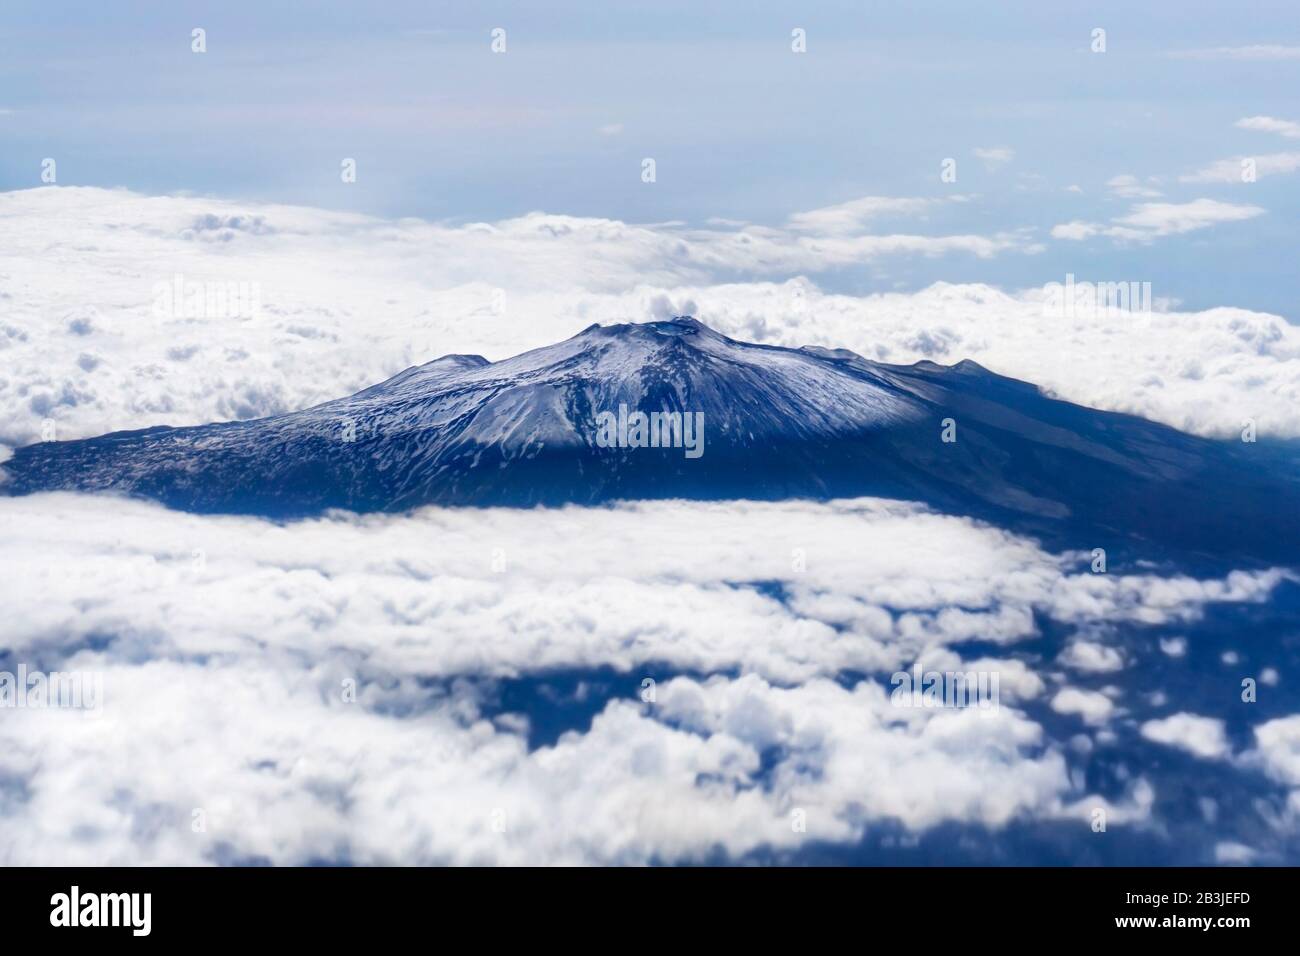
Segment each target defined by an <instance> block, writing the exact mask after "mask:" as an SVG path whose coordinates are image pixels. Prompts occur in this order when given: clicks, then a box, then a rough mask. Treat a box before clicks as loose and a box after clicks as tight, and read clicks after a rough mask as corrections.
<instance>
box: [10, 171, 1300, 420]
mask: <svg viewBox="0 0 1300 956" xmlns="http://www.w3.org/2000/svg"><path fill="white" fill-rule="evenodd" d="M832 208H834V207H832ZM0 209H3V211H4V213H5V214H6V215H7V216H8V217H9V218H8V222H9V223H10V226H11V228H8V229H6V230H5V231H4V233H3V234H2V235H0V272H3V273H4V274H5V275H7V276H10V277H11V278H10V279H9V280H8V281H7V284H6V286H5V293H6V294H7V295H8V296H9V298H7V299H5V300H4V314H3V317H2V318H0V356H2V358H0V363H2V364H3V369H4V371H3V374H0V443H8V444H11V445H17V444H25V443H27V442H30V441H34V440H37V439H38V438H39V437H40V435H41V428H42V422H43V420H44V419H47V418H48V419H50V420H52V421H53V422H54V423H55V425H56V426H57V429H58V436H59V437H63V438H74V437H84V436H86V435H94V434H99V433H102V432H105V431H110V430H115V429H126V428H144V427H149V426H152V425H161V424H169V425H184V424H195V423H201V422H206V421H214V420H228V419H232V418H248V417H256V416H261V415H269V414H275V413H280V412H285V411H290V410H293V409H298V408H303V407H307V406H309V405H313V404H316V403H319V402H322V401H326V400H329V399H332V398H337V397H341V396H343V395H346V394H349V393H351V392H353V391H356V390H358V389H361V388H364V387H366V386H368V385H372V384H374V383H375V382H377V381H380V380H382V379H384V378H386V377H388V376H390V375H393V374H395V373H396V372H399V371H401V370H402V369H404V368H406V367H408V366H410V365H413V364H418V363H422V362H426V361H429V360H431V359H433V358H436V357H438V356H440V355H443V354H447V353H450V352H469V353H480V354H484V355H486V356H487V357H488V358H490V359H500V358H505V357H508V356H510V355H514V354H517V353H518V352H521V351H524V350H526V349H530V348H536V347H538V346H542V345H547V344H550V343H552V342H555V341H557V340H559V339H562V338H564V337H567V336H569V335H573V334H575V333H576V332H578V331H580V330H581V329H582V328H584V327H586V326H587V325H590V324H591V323H593V322H602V323H608V322H620V321H629V320H634V321H642V320H646V319H649V318H652V317H661V316H662V315H664V314H667V313H672V312H674V311H677V310H681V311H693V312H696V313H698V314H699V317H700V318H701V319H703V320H704V321H706V322H708V323H709V324H711V325H712V326H714V327H715V328H717V329H718V330H719V331H721V332H724V333H726V334H729V335H732V336H734V337H737V338H741V339H748V340H755V341H761V342H765V343H769V344H780V345H788V346H802V345H821V346H827V347H833V348H840V347H843V348H849V349H853V350H855V351H857V352H860V353H861V354H863V355H864V356H866V357H867V358H871V359H877V360H883V361H888V362H897V363H911V362H914V361H917V360H919V359H932V360H936V361H941V362H955V361H958V360H960V359H963V358H971V359H974V360H975V361H978V362H980V363H981V364H983V365H985V366H987V367H989V368H991V369H993V370H994V371H997V372H1000V373H1002V374H1006V375H1011V376H1013V377H1017V378H1021V379H1025V380H1028V381H1033V382H1036V383H1039V384H1041V385H1043V386H1044V387H1045V388H1047V389H1048V390H1049V391H1050V392H1052V393H1053V394H1055V395H1057V396H1059V397H1062V398H1066V399H1069V400H1071V401H1076V402H1081V403H1083V404H1087V405H1092V406H1094V407H1098V408H1106V409H1112V410H1116V411H1124V412H1131V413H1134V414H1138V415H1143V416H1145V417H1148V418H1152V419H1155V420H1158V421H1163V422H1166V423H1168V424H1171V425H1174V426H1176V427H1179V428H1183V429H1186V430H1189V431H1194V432H1198V433H1201V434H1212V435H1221V436H1222V435H1235V434H1236V433H1237V432H1238V431H1239V429H1240V428H1241V422H1242V419H1243V418H1246V417H1250V418H1253V419H1255V420H1256V422H1258V424H1259V429H1260V432H1261V434H1263V435H1290V436H1295V435H1300V332H1298V331H1297V329H1296V327H1294V326H1291V325H1289V324H1288V323H1286V322H1285V321H1284V320H1282V319H1281V318H1279V317H1277V316H1272V315H1265V314H1261V313H1254V312H1249V311H1245V310H1241V309H1231V308H1220V309H1213V310H1209V311H1205V312H1198V313H1179V312H1162V311H1156V312H1154V313H1152V314H1149V315H1132V316H1129V315H1123V316H1114V317H1103V318H1077V319H1063V318H1053V317H1048V316H1045V315H1044V310H1043V304H1042V293H1041V291H1039V290H1035V291H1031V292H1026V293H1020V294H1016V293H1008V292H1003V291H1000V290H998V289H995V288H992V287H989V286H986V285H978V284H971V285H950V284H946V283H939V284H937V285H934V286H932V287H930V288H928V289H925V290H922V291H920V292H916V293H908V294H902V293H890V294H874V295H866V296H840V295H824V294H822V293H821V292H820V291H818V289H817V287H816V285H815V284H814V283H813V282H811V281H809V280H808V279H806V278H795V279H791V280H788V281H780V282H765V281H748V282H729V281H725V279H719V278H718V276H723V277H726V276H729V275H730V274H731V273H732V272H733V271H734V269H735V268H738V267H739V266H740V265H743V263H744V262H745V261H749V262H750V263H751V265H752V268H753V269H754V270H755V271H757V272H759V273H768V274H771V273H775V274H777V275H780V276H782V278H784V277H786V276H788V275H790V273H791V271H796V270H797V269H798V267H799V265H800V264H799V263H798V262H794V263H792V262H790V261H787V260H786V259H785V258H784V257H783V255H775V256H773V257H772V258H770V260H769V253H770V252H771V251H772V249H773V248H774V247H772V246H771V245H770V244H766V241H764V242H759V240H758V238H755V237H761V235H762V234H763V233H764V232H765V229H764V227H757V226H755V227H747V229H748V231H744V230H742V231H734V230H733V231H730V232H726V231H722V232H711V233H708V234H709V235H711V236H714V237H720V236H729V237H731V238H730V239H729V240H728V242H729V243H731V244H732V245H733V246H734V249H736V250H740V251H739V252H737V253H736V254H735V255H734V256H731V258H728V257H727V255H723V254H722V252H720V247H719V245H718V243H719V242H720V241H721V240H719V239H716V238H715V239H710V240H706V241H705V242H704V244H703V245H698V244H695V243H693V242H692V241H691V240H690V231H689V230H682V229H679V228H675V227H645V226H628V225H626V224H624V223H619V222H614V221H611V220H593V219H575V218H572V217H559V216H543V215H541V214H537V215H535V216H530V217H521V218H520V219H517V220H511V221H510V222H508V223H498V224H496V225H486V224H470V225H466V226H461V227H452V226H447V225H439V224H430V223H424V222H419V221H409V220H399V221H386V220H377V219H371V218H367V217H361V216H354V215H351V214H344V213H333V212H325V211H322V210H314V209H303V208H296V207H284V206H263V205H257V204H248V203H233V202H225V201H218V200H207V199H194V198H177V197H163V198H145V197H140V196H135V195H133V194H130V193H124V192H113V191H106V190H94V189H57V190H55V189H45V190H31V191H25V192H18V193H5V194H0ZM1127 228H1134V227H1127ZM1135 231H1142V232H1150V230H1149V229H1147V230H1135ZM779 236H780V237H781V238H779V239H778V240H776V242H777V246H781V247H783V248H795V249H800V250H802V252H801V253H800V255H802V256H804V257H805V261H804V263H803V264H804V265H815V264H817V263H818V262H821V263H822V264H823V265H824V264H825V263H826V262H834V261H840V260H841V255H842V252H843V250H844V249H846V248H848V247H851V246H852V245H853V244H854V243H858V242H860V241H863V242H867V243H872V242H876V241H877V240H879V239H881V238H882V237H875V236H865V237H863V236H852V235H849V236H843V235H841V236H835V235H829V234H827V235H824V236H817V235H814V234H811V233H795V232H794V231H780V232H779ZM796 236H797V238H794V237H796ZM747 237H748V238H747ZM885 238H887V237H885ZM895 238H897V237H895ZM942 238H943V237H939V238H937V239H935V240H933V241H936V242H937V241H940V240H941V239H942ZM750 240H753V242H752V243H751V242H750ZM926 241H927V242H928V241H930V240H926ZM973 248H978V243H977V244H976V246H975V247H973ZM827 249H829V250H831V251H830V252H829V253H828V256H829V258H826V257H823V252H825V250H827ZM710 250H712V251H710ZM984 251H990V250H984ZM728 255H729V253H728ZM178 274H179V275H182V276H184V278H185V281H187V282H211V283H227V282H244V283H246V284H253V283H256V284H257V285H258V286H259V288H260V302H261V308H260V311H259V312H258V314H257V315H256V316H255V317H251V318H245V317H234V318H223V317H220V316H216V317H210V318H207V319H200V318H185V317H184V316H177V317H162V318H159V317H156V316H155V315H154V311H153V305H154V286H155V285H156V284H157V283H160V282H161V283H164V284H168V283H171V282H172V281H173V280H174V278H175V276H176V275H178ZM700 277H704V281H703V282H700V281H697V280H698V279H699V278H700ZM1077 278H1078V279H1079V280H1081V281H1082V280H1086V279H1091V280H1093V281H1103V280H1119V279H1134V280H1136V279H1140V278H1141V276H1128V277H1122V276H1119V277H1117V276H1109V277H1107V276H1086V275H1080V276H1078V277H1077ZM1063 279H1064V277H1063V276H1062V277H1058V278H1057V281H1063ZM1159 291H1160V290H1158V289H1157V290H1156V293H1157V299H1158V298H1159V296H1158V293H1159ZM1158 305H1159V304H1158V302H1157V307H1158ZM1063 342H1065V343H1069V344H1070V346H1071V348H1069V349H1064V348H1062V347H1061V344H1062V343H1063ZM183 356H188V358H184V357H183Z"/></svg>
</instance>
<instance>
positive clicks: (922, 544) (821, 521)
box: [0, 494, 1283, 682]
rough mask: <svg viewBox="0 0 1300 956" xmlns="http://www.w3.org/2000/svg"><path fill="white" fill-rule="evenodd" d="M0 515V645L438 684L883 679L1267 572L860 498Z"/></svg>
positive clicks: (1251, 597)
mask: <svg viewBox="0 0 1300 956" xmlns="http://www.w3.org/2000/svg"><path fill="white" fill-rule="evenodd" d="M0 515H2V516H3V526H4V531H3V533H2V534H0V544H3V549H2V550H0V554H3V555H4V556H5V557H4V559H3V560H0V573H2V574H3V580H5V581H6V583H7V585H8V589H9V591H10V592H11V594H12V598H11V599H10V600H9V602H8V605H7V615H6V616H7V624H6V628H7V630H6V635H7V636H6V645H7V646H8V647H9V648H11V649H13V650H14V651H15V652H23V653H30V652H33V651H34V649H38V648H42V647H46V648H52V646H51V643H50V642H51V641H52V640H55V637H54V635H57V641H58V642H59V643H58V645H57V646H58V647H59V648H63V649H69V648H76V647H78V646H80V645H81V644H83V643H85V642H89V641H93V640H94V639H95V635H96V634H104V633H118V634H121V635H122V636H123V638H124V639H128V640H129V642H130V643H131V644H133V645H134V646H137V647H139V648H140V649H142V650H145V651H148V652H149V653H161V652H163V651H174V652H176V653H180V654H183V655H190V656H200V657H202V656H208V655H212V654H219V653H223V652H226V651H229V650H232V649H237V648H240V647H251V646H257V647H268V648H274V649H277V650H279V651H282V652H284V653H293V654H302V653H310V652H311V651H312V649H313V648H316V647H320V646H327V647H330V648H333V649H334V650H335V651H336V652H337V653H339V654H340V655H344V656H349V657H355V658H357V659H362V660H365V661H366V662H367V663H368V665H369V666H371V667H374V668H379V669H381V670H384V671H392V672H396V673H407V672H415V673H421V674H425V675H430V676H439V677H448V676H452V675H456V674H475V675H480V676H498V677H504V676H511V675H515V674H518V673H520V672H521V671H527V670H530V669H536V668H592V667H604V666H608V667H613V668H616V669H617V670H619V671H622V672H633V671H634V670H635V669H636V668H638V667H641V666H645V665H647V664H649V663H652V662H656V661H658V662H664V663H667V664H669V665H671V666H672V667H674V668H676V669H678V670H681V671H696V672H714V671H721V670H732V669H739V670H743V671H752V672H755V673H759V674H761V675H763V676H764V677H766V678H767V679H769V680H774V681H781V682H796V681H801V680H807V679H810V678H812V677H815V676H833V675H835V674H838V673H841V672H843V671H846V670H854V671H860V672H868V673H871V672H875V673H879V674H881V675H882V679H883V677H884V676H887V675H888V674H890V673H892V672H894V671H896V670H899V669H900V668H902V667H905V666H910V664H911V663H912V661H914V660H915V659H916V658H917V657H918V655H920V654H922V653H923V652H925V651H927V650H934V649H938V648H944V647H949V646H951V647H953V648H954V649H959V648H960V644H961V642H963V641H967V640H972V639H979V640H981V641H985V642H993V643H998V644H1004V645H1012V644H1014V643H1016V642H1018V641H1022V640H1026V639H1029V638H1032V637H1034V636H1035V635H1036V634H1037V627H1036V625H1035V623H1034V617H1035V615H1036V614H1043V615H1047V616H1048V617H1051V618H1053V619H1055V620H1057V621H1060V622H1062V623H1066V624H1075V625H1080V624H1084V623H1087V624H1090V625H1092V624H1098V623H1104V622H1107V621H1109V622H1116V623H1118V622H1131V623H1136V624H1143V625H1146V624H1152V625H1161V624H1167V623H1170V622H1180V621H1190V620H1195V619H1196V618H1198V617H1200V616H1201V614H1202V613H1203V609H1204V606H1205V605H1206V604H1207V603H1212V602H1258V601H1262V600H1265V599H1267V597H1268V596H1269V594H1270V593H1271V591H1272V589H1273V588H1274V587H1275V586H1276V585H1277V583H1278V582H1279V581H1280V580H1282V577H1283V573H1282V572H1280V571H1260V572H1249V573H1247V572H1234V573H1233V574H1231V575H1229V576H1228V577H1227V578H1224V579H1213V578H1211V579H1207V580H1197V579H1194V578H1189V577H1182V576H1176V577H1168V578H1164V577H1159V576H1156V575H1132V576H1128V575H1117V574H1108V575H1094V574H1091V573H1087V572H1085V571H1077V570H1075V567H1074V565H1075V562H1074V559H1073V557H1072V556H1068V555H1067V556H1057V555H1052V554H1050V553H1047V552H1044V551H1043V550H1041V549H1040V548H1038V547H1037V546H1036V545H1034V544H1033V543H1032V542H1031V541H1029V540H1027V539H1023V538H1019V537H1017V536H1014V535H1009V534H1007V533H1005V532H1002V531H999V530H996V529H994V528H989V527H986V526H982V525H979V524H977V523H975V522H972V521H969V520H967V519H962V518H955V517H948V516H944V515H938V514H933V513H930V512H928V511H927V510H925V509H924V508H922V507H920V506H918V505H912V504H907V503H903V502H886V501H881V500H875V499H861V500H853V501H842V502H832V503H828V504H815V503H804V502H788V503H781V504H766V503H758V502H735V503H718V504H702V503H700V504H684V503H682V502H657V503H643V504H637V505H625V506H621V507H611V508H598V509H583V508H564V509H558V510H541V511H518V510H511V509H466V510H458V509H436V508H427V509H421V510H419V511H417V512H414V513H413V514H411V515H408V516H404V517H385V516H370V517H365V518H357V517H348V516H345V515H340V516H337V517H330V518H323V519H318V520H313V521H303V522H299V523H297V524H295V525H293V526H292V527H290V528H280V527H278V526H276V525H274V524H271V523H269V522H263V521H259V520H255V519H245V518H234V517H220V518H205V517H201V516H196V515H186V514H181V513H177V512H170V511H166V510H165V509H162V508H159V507H157V506H153V505H147V504H143V503H138V502H125V501H122V502H119V501H115V500H113V499H97V498H92V497H86V496H77V495H68V494H51V495H34V496H28V497H21V498H7V499H0ZM430 542H437V545H436V547H431V546H430ZM498 548H499V549H501V552H500V553H498V552H497V551H496V550H495V549H498ZM796 549H801V550H802V553H801V554H800V555H799V557H800V558H801V559H802V561H803V562H804V563H805V564H806V569H805V570H802V571H797V570H795V569H794V564H795V557H796ZM196 551H197V552H199V553H200V554H201V555H202V562H201V565H196V564H195V562H194V560H193V558H192V556H193V554H194V552H196ZM739 556H743V557H739ZM494 559H499V560H498V566H499V565H500V564H501V563H502V562H503V563H504V567H505V569H506V570H505V571H503V572H498V571H496V570H494V564H493V561H494ZM760 582H780V584H781V586H782V587H783V588H784V590H785V593H786V598H785V600H784V601H781V600H778V599H776V598H775V597H773V596H770V595H768V594H766V593H765V592H764V591H763V589H762V588H760V587H759V583H760ZM592 607H600V608H604V609H605V611H604V613H602V614H601V615H599V616H596V617H593V616H592V615H591V614H590V613H589V612H588V611H587V610H584V609H587V608H592ZM1017 679H1018V678H1017Z"/></svg>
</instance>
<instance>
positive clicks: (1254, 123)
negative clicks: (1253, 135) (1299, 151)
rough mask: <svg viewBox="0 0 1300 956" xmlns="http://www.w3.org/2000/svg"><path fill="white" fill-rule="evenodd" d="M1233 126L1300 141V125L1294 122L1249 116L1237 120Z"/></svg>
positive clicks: (1269, 117)
mask: <svg viewBox="0 0 1300 956" xmlns="http://www.w3.org/2000/svg"><path fill="white" fill-rule="evenodd" d="M1233 125H1234V126H1236V127H1237V128H1238V129H1249V130H1255V131H1257V132H1261V133H1277V134H1278V135H1279V136H1284V137H1286V138H1287V139H1300V123H1297V122H1295V121H1294V120H1284V119H1276V118H1274V117H1272V116H1247V117H1244V118H1242V119H1239V120H1237V122H1236V123H1234V124H1233Z"/></svg>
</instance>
